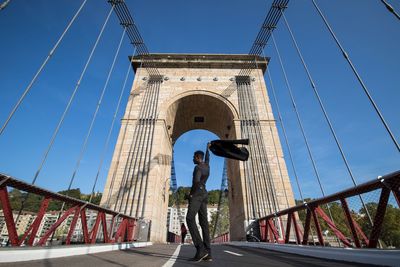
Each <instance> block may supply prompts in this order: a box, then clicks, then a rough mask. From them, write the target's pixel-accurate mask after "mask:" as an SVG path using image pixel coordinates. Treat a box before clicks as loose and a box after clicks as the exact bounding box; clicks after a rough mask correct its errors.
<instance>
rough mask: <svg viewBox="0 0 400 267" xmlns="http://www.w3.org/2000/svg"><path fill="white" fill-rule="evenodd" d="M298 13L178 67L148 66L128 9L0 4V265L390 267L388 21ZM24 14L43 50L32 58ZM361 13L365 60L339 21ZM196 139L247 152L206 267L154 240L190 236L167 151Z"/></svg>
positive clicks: (359, 8) (215, 228) (280, 3)
mask: <svg viewBox="0 0 400 267" xmlns="http://www.w3.org/2000/svg"><path fill="white" fill-rule="evenodd" d="M306 2H307V3H305V2H304V3H299V2H296V3H294V1H292V2H289V0H273V1H269V2H268V7H266V9H265V10H262V12H259V14H262V16H264V17H263V18H262V21H261V20H260V21H261V25H251V27H252V28H254V29H256V31H253V32H251V31H250V30H249V33H251V34H255V36H253V37H251V38H253V39H252V40H254V41H253V42H251V40H250V41H248V43H249V44H250V46H249V50H248V51H246V52H243V53H234V54H232V53H226V54H210V53H196V54H193V53H187V52H185V53H180V54H174V53H153V52H150V50H149V49H148V46H147V44H148V43H146V42H145V40H144V39H145V38H143V36H147V35H148V34H149V33H146V31H143V32H142V29H148V28H146V27H142V25H141V27H139V25H140V24H138V23H137V22H136V21H135V20H134V18H136V15H137V13H136V10H137V9H136V6H135V4H134V3H132V2H129V1H124V0H109V1H102V2H101V3H100V2H96V4H94V1H90V0H83V1H74V2H73V3H70V2H66V3H61V2H60V3H49V2H46V1H39V2H38V3H35V4H34V5H33V4H32V3H29V4H28V2H27V3H25V4H22V3H21V1H10V0H8V1H1V3H0V22H1V25H7V27H1V28H0V33H1V34H2V36H4V38H2V42H4V43H5V44H4V47H5V48H7V50H3V51H2V54H4V55H3V57H4V60H2V62H1V63H0V64H1V65H2V66H1V68H2V71H1V72H2V73H3V74H6V75H2V78H3V79H2V81H1V87H2V90H1V92H0V93H1V95H2V99H1V102H2V103H1V106H2V107H1V116H0V127H1V128H0V147H2V151H3V153H2V156H1V162H2V163H1V168H0V204H1V206H0V207H1V211H0V246H1V247H0V254H1V257H0V266H3V265H4V266H6V265H7V266H25V265H28V264H29V265H32V264H33V265H34V266H42V265H45V266H48V265H50V266H51V265H60V264H61V265H77V266H81V265H82V266H84V265H85V266H87V265H100V266H110V265H115V266H131V265H143V266H191V265H193V264H200V265H211V264H215V265H221V266H228V265H229V266H265V265H268V266H285V265H287V266H308V265H315V266H331V265H332V266H358V265H360V266H367V265H374V266H376V265H385V266H398V264H399V260H400V251H399V248H400V223H399V222H400V171H399V168H398V166H399V165H398V162H399V158H400V157H399V152H400V145H399V142H398V136H399V135H400V129H399V127H398V125H399V122H400V121H399V116H398V112H399V110H398V105H397V102H398V101H397V99H398V96H399V94H398V90H396V89H398V83H399V82H400V81H399V80H398V78H399V77H397V76H398V75H397V76H396V75H395V74H396V70H397V69H398V65H396V64H398V60H399V59H400V58H399V56H400V54H399V53H398V52H397V50H396V49H393V47H394V48H396V47H397V46H398V42H400V40H399V39H398V38H392V37H393V36H398V33H399V31H400V21H399V13H398V12H399V10H400V6H398V5H397V6H396V3H394V2H393V3H390V1H385V0H382V1H370V2H369V3H368V4H367V3H365V2H362V1H359V2H357V3H356V4H354V3H352V5H350V6H347V5H346V4H344V3H342V5H337V6H335V5H333V4H329V3H327V2H326V1H322V0H320V1H316V0H310V1H306ZM320 2H321V3H320ZM354 2H356V1H354ZM98 5H102V6H101V7H99V6H98ZM137 5H138V6H140V4H139V3H138V4H137ZM254 5H256V4H254ZM232 6H233V7H232V8H237V7H236V6H235V4H232ZM163 8H164V9H167V8H170V7H169V6H168V7H167V6H164V7H163ZM229 8H231V7H229ZM260 8H261V7H260ZM260 8H258V7H255V9H258V10H259V9H260ZM352 8H353V9H352ZM216 9H217V10H212V11H210V12H219V13H221V12H223V11H222V10H220V9H219V8H216ZM252 10H253V11H252V12H254V9H252ZM95 11H96V12H95ZM19 12H21V14H24V18H23V19H26V21H27V22H29V19H30V18H29V16H33V14H34V16H38V15H42V16H43V19H42V21H44V24H43V25H45V26H43V25H42V26H43V27H44V29H46V30H44V32H45V33H47V32H52V31H55V30H57V31H58V32H57V33H56V34H55V33H54V34H55V35H56V36H57V37H54V38H53V39H54V40H52V41H53V43H51V42H49V43H48V44H46V46H45V47H44V48H43V47H36V43H35V42H34V41H32V46H30V43H29V42H26V40H29V38H35V36H33V35H31V34H30V32H29V30H27V29H29V28H30V27H35V24H34V21H35V20H34V19H33V20H32V21H31V25H29V23H28V24H27V23H22V24H21V23H19V24H18V23H16V17H19V19H20V18H21V17H20V16H18V15H17V14H19ZM38 12H40V13H38ZM154 12H156V13H157V12H161V11H154ZM162 12H166V13H167V11H166V10H164V11H162ZM183 12H184V10H183ZM236 12H237V13H236V15H237V20H238V19H244V18H245V16H244V15H243V14H242V15H241V12H240V10H237V11H236ZM244 12H245V9H244V10H243V12H242V13H244ZM335 12H336V17H340V18H341V20H340V23H332V21H331V20H330V17H335ZM142 13H146V14H145V15H143V14H142ZM142 13H140V14H139V15H138V17H139V18H142V17H143V16H153V15H154V14H152V12H151V11H150V10H146V9H144V10H143V11H142ZM166 13H165V14H166ZM219 13H218V14H219ZM299 13H302V15H300V16H299V15H298V14H299ZM157 14H158V13H157ZM257 14H258V13H257ZM305 14H307V15H305ZM311 14H312V15H311ZM158 15H159V14H158ZM374 15H375V16H374ZM85 16H86V19H85ZM204 16H207V15H206V14H203V17H204ZM306 16H310V17H311V16H313V20H311V19H308V17H307V18H306ZM358 16H368V17H369V20H374V19H376V22H372V23H371V24H370V25H379V29H378V28H376V29H375V28H373V27H372V26H370V27H371V28H370V29H369V30H370V31H371V32H370V33H369V34H371V36H368V38H369V39H371V38H375V39H378V37H379V38H380V40H379V41H378V43H379V46H377V47H379V48H380V50H379V51H373V54H371V53H372V52H371V50H369V48H368V43H365V42H361V43H357V41H359V40H360V39H361V37H360V36H359V35H360V34H358V30H357V28H356V26H359V24H357V22H354V23H352V24H351V25H349V24H345V23H344V22H342V20H343V21H346V19H350V21H351V19H354V20H356V18H358ZM296 18H297V19H298V18H300V19H301V20H300V21H299V20H296ZM247 19H249V18H248V17H247ZM60 21H61V22H60ZM93 21H95V22H93ZM99 21H100V22H99ZM148 21H149V23H154V24H156V23H157V20H156V18H155V17H154V19H153V20H148ZM292 21H295V23H292ZM158 22H159V21H158ZM317 22H318V23H317ZM204 23H207V22H206V21H205V22H204ZM221 23H224V22H221ZM14 24H15V25H14ZM242 24H243V25H244V24H245V21H241V22H240V24H239V25H242ZM353 24H354V25H353ZM13 25H14V26H13ZM56 25H57V26H56ZM59 25H62V26H59ZM143 26H145V25H143ZM314 26H315V27H314ZM341 26H342V28H341ZM352 27H355V28H354V29H353V28H352ZM344 28H352V30H351V37H352V38H349V39H345V41H343V40H342V38H341V30H343V29H344ZM313 30H314V31H318V32H324V34H325V37H327V38H326V40H325V39H324V40H321V41H320V40H318V38H316V37H315V36H316V33H313ZM385 30H386V31H387V32H386V31H385ZM15 32H18V34H15ZM20 33H23V34H20ZM234 33H235V34H234V35H235V38H236V39H235V40H238V39H239V42H238V43H240V42H241V41H242V40H241V39H240V38H237V35H240V34H241V33H240V30H239V29H235V32H234ZM142 34H143V35H142ZM188 34H189V33H188ZM313 34H314V35H313ZM378 34H379V36H378ZM17 35H18V36H19V37H18V38H17V37H15V38H16V39H13V38H14V37H13V36H17ZM45 35H46V34H44V39H45V40H46V41H48V40H49V39H50V38H47V37H46V36H45ZM301 35H304V36H305V37H301ZM387 35H391V36H389V37H388V36H387ZM8 36H9V38H7V37H8ZM243 36H246V34H245V33H243ZM318 36H320V35H318ZM37 38H40V37H37ZM369 39H367V40H369ZM110 40H114V41H110ZM305 40H308V41H310V40H311V41H310V42H309V43H303V42H304V41H305ZM389 40H390V41H389ZM157 42H159V43H160V47H163V46H165V47H171V48H173V45H171V43H168V42H163V41H162V40H158V41H157ZM34 43H35V45H33V44H34ZM212 43H213V42H212V41H211V40H210V44H212ZM347 43H351V44H352V45H351V46H350V47H352V48H353V49H349V48H348V46H347ZM371 43H372V41H371ZM307 45H309V46H311V48H308V47H307ZM84 47H85V48H84ZM87 47H89V48H87ZM149 47H152V46H149ZM354 48H356V49H354ZM357 48H358V49H357ZM371 49H376V47H374V48H371ZM99 50H100V51H101V52H100V51H99ZM20 51H21V53H22V54H23V57H21V58H17V56H18V53H20ZM38 51H40V55H38V54H39V52H38ZM82 51H85V52H84V53H83V52H82ZM210 51H213V49H212V48H210ZM327 51H329V52H330V53H332V54H333V55H330V56H327V55H328V54H329V53H328V52H327ZM10 52H11V53H10ZM206 52H208V51H206ZM25 53H26V54H25ZM63 53H64V54H65V55H63ZM11 54H12V55H11ZM354 54H355V57H354V58H355V59H354V58H353V55H354ZM27 55H30V56H31V57H29V58H27ZM77 55H84V58H81V57H78V56H77ZM313 57H314V58H315V57H316V58H319V59H320V61H315V60H313V59H312V58H313ZM12 61H13V62H14V61H18V63H19V64H11V62H12ZM34 61H35V62H34ZM334 61H338V62H341V64H339V65H338V64H336V65H335V64H334V63H333V62H334ZM330 65H332V66H330ZM366 65H368V67H370V68H372V69H373V70H374V71H372V72H370V71H369V70H368V68H367V67H366ZM371 65H372V67H371ZM94 66H95V67H97V68H94ZM338 66H340V69H339V67H338ZM60 73H62V74H63V75H60ZM321 76H322V78H321ZM299 77H301V78H299ZM371 77H375V78H371ZM337 82H339V83H337ZM340 86H343V87H345V89H342V88H340ZM375 87H379V88H378V89H377V88H375ZM64 88H65V89H64ZM88 88H96V89H98V90H97V91H95V90H89V89H88ZM128 88H129V89H128ZM332 103H333V104H332ZM43 107H45V108H43ZM124 107H125V110H123V108H124ZM334 107H335V108H336V109H335V108H334ZM332 110H333V111H334V112H332ZM289 114H290V116H289ZM396 115H397V116H396ZM118 122H120V124H118ZM118 129H119V132H118V131H117V130H118ZM194 129H204V130H208V131H210V132H213V133H215V134H216V135H217V136H218V137H219V138H220V139H227V140H229V139H244V138H248V139H249V140H250V143H249V146H248V149H249V154H250V157H249V160H248V161H245V162H239V161H235V160H231V159H226V160H225V162H224V168H223V171H222V174H221V177H222V179H221V188H220V192H219V197H218V202H217V205H216V207H217V211H216V212H215V213H214V214H213V216H214V217H213V219H212V220H211V222H210V225H211V226H212V231H211V234H212V236H211V239H212V243H213V245H212V258H213V261H212V262H201V263H191V262H190V261H188V260H189V259H190V258H191V257H192V256H193V255H194V252H195V249H194V247H193V246H192V245H191V244H190V242H186V243H184V242H182V240H181V236H180V233H179V231H178V232H173V231H172V230H171V228H168V227H167V220H169V221H172V220H173V219H174V220H175V221H176V223H178V224H179V225H180V224H181V223H184V222H185V216H184V210H185V208H184V207H182V202H180V200H179V197H178V196H177V195H178V194H179V188H178V185H179V183H180V181H179V178H178V179H177V177H176V176H177V175H176V169H177V167H176V166H175V162H174V152H173V149H174V145H175V143H176V141H177V140H178V138H179V137H180V136H182V135H183V134H184V133H186V132H188V131H191V130H194ZM343 129H345V130H343ZM74 130H76V132H75V131H74ZM349 136H352V137H351V138H350V137H349ZM315 139H317V140H321V139H323V140H324V141H325V140H329V141H327V142H329V144H328V143H326V144H325V143H324V144H322V143H321V142H318V141H315ZM32 143H33V145H32ZM354 143H357V144H358V146H355V145H354ZM327 144H328V145H327ZM300 147H301V148H300ZM374 149H375V150H374ZM353 150H357V151H358V153H354V151H353ZM57 151H58V152H57ZM56 153H58V154H56ZM52 155H58V156H59V157H60V159H59V160H58V161H57V160H55V159H54V156H53V157H52ZM321 155H324V156H321ZM354 155H358V157H359V158H356V157H355V156H354ZM321 158H324V159H325V160H322V159H321ZM89 161H90V163H88V162H89ZM327 162H329V163H330V164H328V163H327ZM89 165H90V168H91V169H90V171H88V170H85V167H88V166H89ZM15 166H17V167H15ZM327 166H328V167H327ZM360 166H364V169H363V170H362V171H361V170H360V169H361V167H360ZM365 166H368V168H365ZM29 170H33V171H31V172H32V173H31V174H29V173H28V171H29ZM29 175H30V176H29ZM50 176H51V178H49V177H50ZM61 176H62V177H64V176H67V178H66V179H64V178H62V177H61ZM327 177H329V179H328V178H327ZM79 186H81V188H84V190H87V191H88V192H89V193H88V194H81V192H78V191H79V190H76V189H75V188H76V187H79ZM85 187H87V188H85ZM102 187H103V188H102ZM169 198H171V199H174V200H175V201H176V203H171V201H169ZM169 202H170V203H169ZM169 206H172V207H173V208H174V209H176V214H177V217H176V218H172V217H173V215H172V213H170V214H168V207H169ZM168 216H169V217H168ZM167 217H168V219H167ZM226 222H229V223H228V225H227V223H226ZM183 241H184V240H183ZM181 242H182V243H183V244H181Z"/></svg>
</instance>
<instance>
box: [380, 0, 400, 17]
mask: <svg viewBox="0 0 400 267" xmlns="http://www.w3.org/2000/svg"><path fill="white" fill-rule="evenodd" d="M381 2H382V3H383V4H384V5H385V7H386V8H387V10H389V12H390V13H392V14H393V15H394V16H395V17H396V18H397V19H399V20H400V15H399V14H398V13H397V12H396V10H394V8H393V7H392V6H391V5H390V4H389V3H388V2H386V0H381Z"/></svg>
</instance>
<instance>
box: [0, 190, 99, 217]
mask: <svg viewBox="0 0 400 267" xmlns="http://www.w3.org/2000/svg"><path fill="white" fill-rule="evenodd" d="M58 193H59V194H62V195H67V196H69V197H73V198H76V199H80V200H83V201H89V198H90V194H87V195H86V194H82V193H81V190H80V189H79V188H75V189H71V190H63V191H59V192H58ZM8 195H9V199H10V205H11V208H12V209H13V210H14V211H19V210H20V209H21V206H22V202H24V206H23V210H24V211H31V212H37V211H38V210H39V208H40V205H41V204H42V201H43V200H44V197H42V196H39V195H35V194H28V193H26V192H22V191H20V190H18V189H15V188H14V189H13V190H11V191H10V192H9V193H8ZM101 196H102V194H101V193H97V194H94V196H93V198H92V201H91V203H93V204H96V205H98V204H99V203H100V200H101ZM61 206H62V202H61V201H54V200H51V201H50V203H49V207H48V208H47V211H58V210H60V209H61ZM0 207H1V206H0ZM69 207H70V205H66V206H65V208H69Z"/></svg>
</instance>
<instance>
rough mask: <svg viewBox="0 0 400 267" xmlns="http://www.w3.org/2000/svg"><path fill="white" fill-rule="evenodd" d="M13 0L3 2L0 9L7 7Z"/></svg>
mask: <svg viewBox="0 0 400 267" xmlns="http://www.w3.org/2000/svg"><path fill="white" fill-rule="evenodd" d="M10 1H11V0H5V1H4V2H3V3H1V4H0V11H1V10H3V9H5V8H6V7H7V5H8V4H9V3H10Z"/></svg>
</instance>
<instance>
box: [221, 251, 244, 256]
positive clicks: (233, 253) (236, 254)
mask: <svg viewBox="0 0 400 267" xmlns="http://www.w3.org/2000/svg"><path fill="white" fill-rule="evenodd" d="M224 252H226V253H229V254H232V255H235V256H239V257H242V256H243V254H239V253H235V252H232V251H229V250H224Z"/></svg>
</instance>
